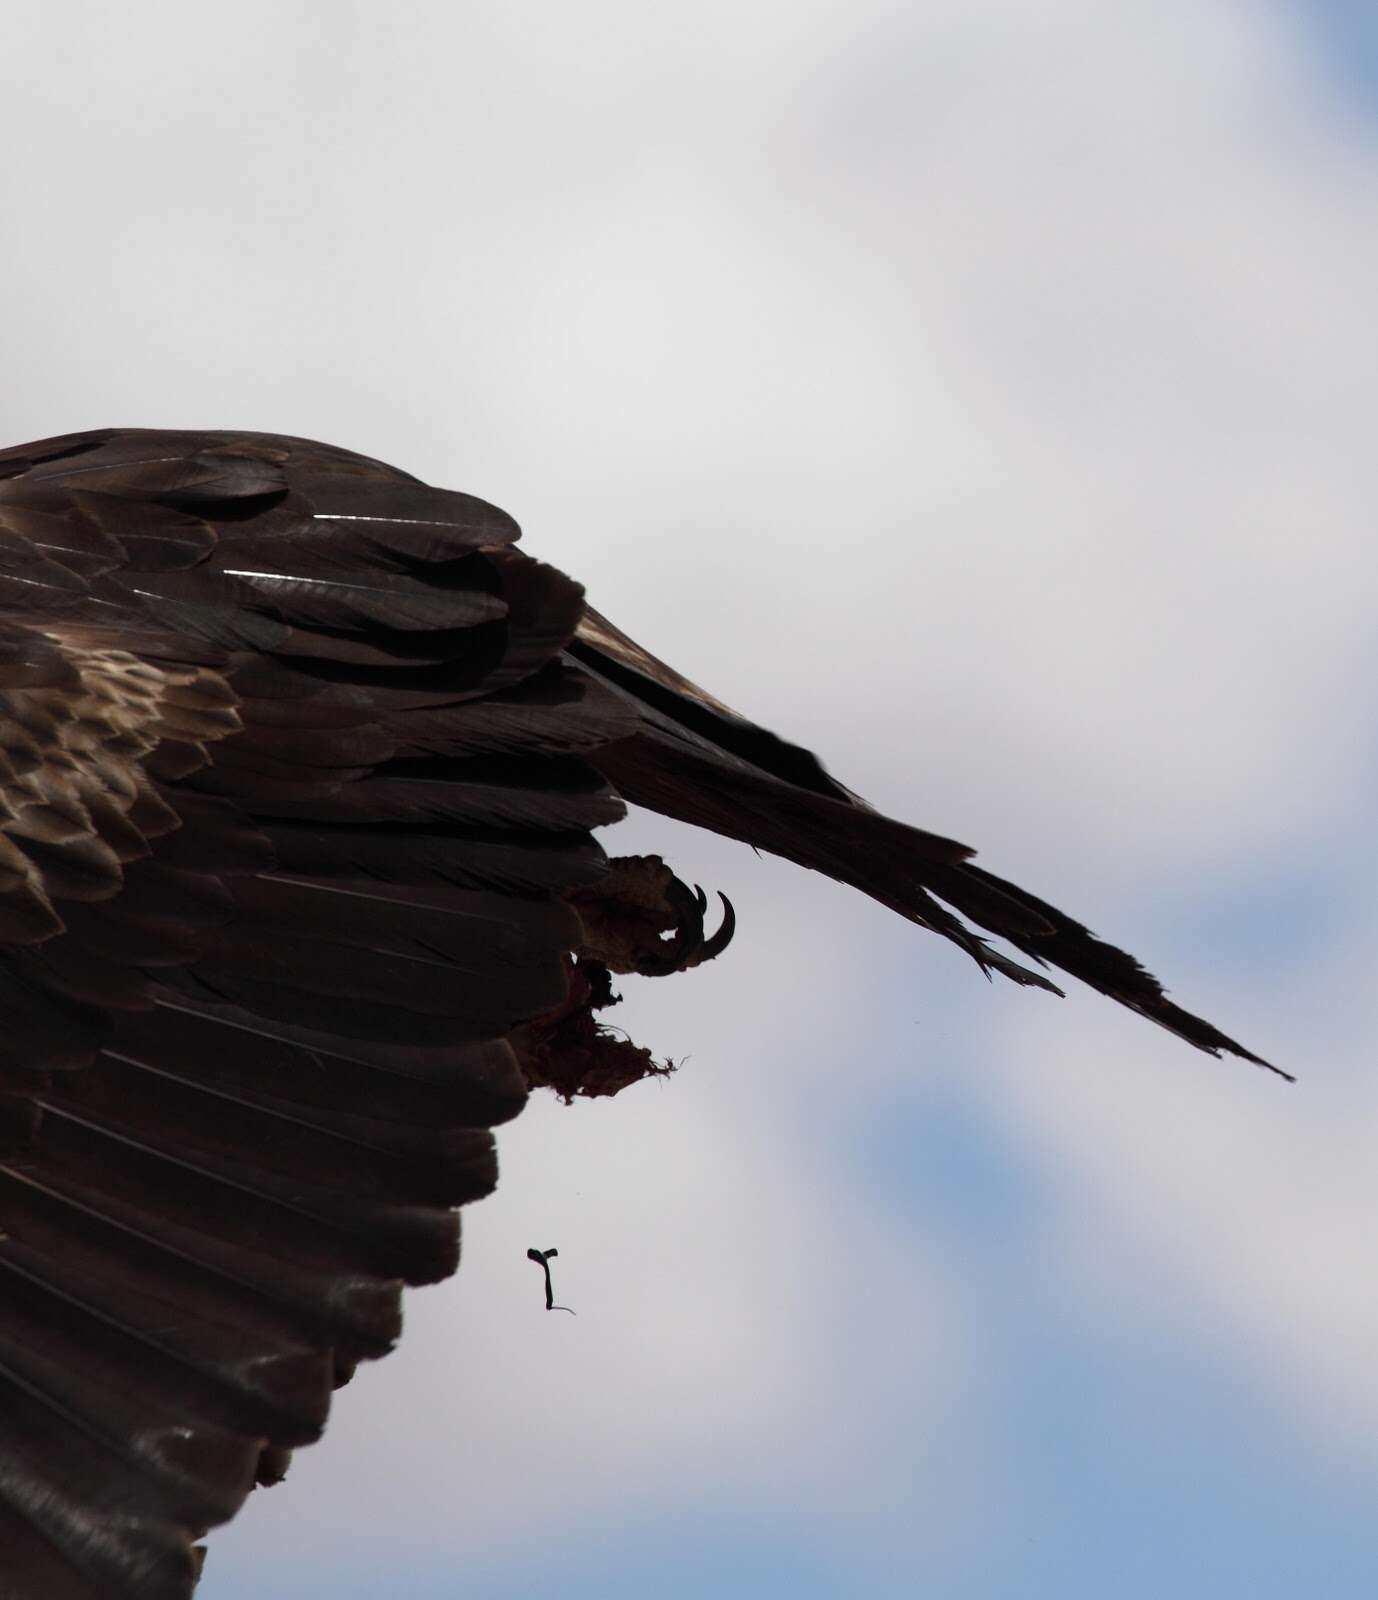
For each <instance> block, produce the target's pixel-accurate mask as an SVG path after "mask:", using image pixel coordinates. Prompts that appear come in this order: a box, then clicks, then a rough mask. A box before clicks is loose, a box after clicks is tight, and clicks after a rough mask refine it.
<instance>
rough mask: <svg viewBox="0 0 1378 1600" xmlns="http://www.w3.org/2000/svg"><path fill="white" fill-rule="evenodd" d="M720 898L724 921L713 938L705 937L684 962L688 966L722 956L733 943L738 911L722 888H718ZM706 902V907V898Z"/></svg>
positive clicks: (700, 891)
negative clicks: (734, 908)
mask: <svg viewBox="0 0 1378 1600" xmlns="http://www.w3.org/2000/svg"><path fill="white" fill-rule="evenodd" d="M695 887H697V885H696V886H695ZM699 893H700V894H702V893H703V891H702V890H701V889H700V890H699ZM718 899H719V900H721V901H722V922H721V923H720V924H719V926H718V931H717V932H716V933H715V934H714V935H713V937H712V938H711V939H705V940H704V941H703V943H702V944H700V945H699V947H698V949H697V950H695V951H694V953H693V954H692V955H691V956H690V957H689V959H688V960H687V961H686V962H685V963H684V965H685V966H686V967H697V966H699V965H700V964H701V963H702V962H704V961H711V960H712V959H713V958H714V956H720V955H721V954H722V953H723V951H724V950H726V949H727V947H728V945H730V944H731V943H732V935H733V934H734V933H736V931H737V913H736V912H735V911H734V910H733V908H732V902H731V901H730V900H729V899H728V898H727V896H726V895H725V894H724V893H723V892H722V890H721V889H719V890H718ZM704 904H705V907H706V905H707V901H706V900H705V902H704Z"/></svg>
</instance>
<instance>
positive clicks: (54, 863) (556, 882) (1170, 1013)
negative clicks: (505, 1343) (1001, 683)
mask: <svg viewBox="0 0 1378 1600" xmlns="http://www.w3.org/2000/svg"><path fill="white" fill-rule="evenodd" d="M516 538H517V528H516V525H515V524H514V523H513V522H512V521H511V519H510V518H509V517H507V516H506V515H505V514H504V513H503V512H501V511H499V510H497V509H496V508H495V507H493V506H491V505H488V504H486V503H485V502H483V501H481V500H476V499H473V498H471V497H470V496H467V495H462V494H455V493H451V492H448V491H445V490H439V489H432V488H430V487H428V486H427V485H425V484H422V483H419V482H417V481H416V480H415V479H413V478H411V477H409V476H408V475H407V474H405V473H403V472H399V471H398V470H396V469H395V468H392V467H388V466H386V465H384V464H383V463H381V462H378V461H374V460H371V459H369V458H367V457H363V456H359V455H355V454H352V453H351V452H349V451H345V450H339V449H335V448H332V447H330V446H327V445H322V444H316V443H312V442H310V441H307V440H303V439H294V438H285V437H280V436H276V435H269V434H255V433H237V432H204V433H197V432H185V433H173V432H162V431H156V430H145V429H127V430H119V429H111V430H103V431H100V432H94V433H85V434H73V435H69V436H66V437H63V438H59V439H49V440H44V441H42V442H40V443H37V444H31V445H23V446H19V447H17V448H15V449H12V450H7V451H0V1024H3V1025H2V1026H0V1594H3V1595H5V1596H6V1597H10V1600H185V1597H186V1596H188V1595H189V1594H190V1592H191V1590H192V1588H193V1587H194V1585H195V1582H196V1574H197V1571H198V1554H197V1551H196V1549H195V1542H196V1540H198V1539H199V1538H200V1537H201V1536H202V1535H203V1534H204V1533H205V1532H206V1531H207V1529H209V1528H211V1527H212V1526H214V1525H215V1524H216V1523H219V1522H223V1521H225V1520H226V1519H227V1518H229V1517H231V1516H233V1515H234V1513H235V1511H236V1510H237V1508H238V1507H239V1505H240V1504H241V1502H242V1501H243V1499H244V1497H245V1495H246V1494H247V1493H248V1492H249V1490H250V1489H251V1488H252V1486H253V1485H254V1484H255V1482H259V1483H266V1482H272V1481H274V1480H275V1479H276V1478H278V1477H280V1476H281V1475H282V1472H283V1470H284V1467H285V1462H286V1458H287V1454H288V1452H290V1451H291V1450H292V1449H293V1448H295V1447H296V1446H298V1445H302V1444H306V1443H309V1442H310V1441H311V1440H313V1439H315V1438H316V1437H317V1436H318V1435H319V1433H320V1431H321V1428H322V1426H323V1424H324V1422H325V1417H326V1411H327V1407H328V1404H329V1400H330V1395H331V1391H332V1389H334V1388H335V1387H337V1386H338V1385H339V1384H341V1383H343V1382H344V1381H345V1380H346V1379H347V1378H348V1377H349V1376H350V1374H351V1373H352V1371H353V1370H354V1367H355V1366H356V1364H357V1363H358V1362H359V1361H360V1360H363V1359H366V1358H370V1357H374V1356H379V1355H382V1354H384V1353H386V1351H387V1350H388V1349H389V1348H390V1347H391V1345H392V1344H393V1342H394V1341H395V1339H396V1338H397V1335H398V1333H399V1330H400V1291H401V1287H402V1285H404V1284H418V1283H429V1282H433V1281H435V1280H436V1279H439V1278H443V1277H445V1276H446V1275H447V1274H448V1273H450V1272H452V1271H453V1270H454V1269H455V1266H456V1264H457V1261H458V1247H459V1223H458V1213H457V1211H456V1208H457V1207H458V1206H460V1205H463V1204H465V1203H466V1202H468V1201H470V1200H475V1199H478V1198H480V1197H481V1196H482V1195H484V1194H486V1193H487V1192H488V1191H489V1190H490V1189H491V1188H492V1186H493V1183H494V1181H495V1177H496V1167H495V1163H494V1155H493V1140H492V1137H491V1134H490V1132H489V1131H488V1130H489V1129H491V1128H492V1127H494V1126H495V1125H497V1124H500V1123H502V1122H504V1121H506V1120H507V1119H509V1118H510V1117H513V1116H515V1115H516V1114H517V1112H518V1111H519V1110H520V1109H521V1106H522V1103H523V1101H524V1099H525V1096H526V1093H527V1090H528V1088H529V1087H531V1086H535V1085H549V1086H551V1087H553V1088H555V1089H556V1090H557V1091H558V1092H560V1093H562V1094H564V1095H566V1096H573V1095H576V1094H580V1095H596V1094H609V1093H615V1092H617V1091H618V1090H619V1089H621V1088H623V1087H625V1086H626V1085H627V1084H629V1083H632V1082H635V1081H636V1080H637V1079H639V1078H641V1077H644V1076H646V1075H647V1074H648V1073H651V1072H655V1071H657V1070H660V1069H659V1068H658V1067H657V1065H656V1063H655V1061H654V1058H653V1057H652V1056H651V1055H650V1053H649V1051H646V1050H644V1049H641V1048H639V1047H637V1046H635V1045H633V1044H631V1043H630V1042H628V1041H626V1040H624V1039H621V1038H620V1037H618V1036H616V1035H614V1034H612V1033H611V1032H610V1031H609V1030H606V1029H605V1028H603V1027H602V1025H601V1024H600V1023H599V1021H598V1018H597V1012H598V1010H599V1009H600V1008H601V1006H603V1005H604V1004H606V1003H607V1002H608V1001H609V999H610V998H611V981H610V979H611V974H612V973H626V972H641V973H645V974H648V975H655V974H659V973H664V972H669V971H678V970H683V969H684V968H686V967H691V966H693V965H695V964H696V963H698V962H700V961H702V960H706V959H711V958H712V957H713V956H715V955H716V954H718V953H719V952H720V951H721V949H722V948H723V947H724V945H725V944H726V943H727V941H728V940H729V939H730V938H731V935H732V929H733V917H732V911H731V906H730V903H728V902H726V901H724V910H723V913H722V921H721V923H720V926H719V928H718V930H717V931H716V932H715V933H711V934H710V933H709V932H708V931H707V929H706V927H705V913H706V897H705V896H704V895H703V894H702V891H697V890H695V891H691V890H690V889H689V888H688V887H687V886H685V885H684V884H682V883H680V882H679V880H678V879H676V878H675V876H674V875H673V873H672V872H671V871H670V869H669V868H668V867H666V866H665V865H664V864H663V863H662V862H661V861H660V860H659V859H658V858H657V857H639V858H623V859H621V860H613V861H611V862H609V860H608V858H607V857H606V856H605V854H604V852H603V850H602V849H601V847H600V846H599V844H598V843H597V842H596V841H595V839H594V836H593V832H592V830H593V829H595V828H598V827H600V826H602V825H603V824H606V823H610V822H615V821H616V820H617V819H618V817H620V816H621V814H622V811H623V802H624V801H632V802H635V803H637V804H639V805H643V806H646V807H649V808H650V809H652V810H654V811H658V812H660V813H662V814H664V815H666V816H672V817H677V818H681V819H683V820H684V821H687V822H692V823H697V824H699V825H701V826H703V827H706V828H711V829H713V830H715V831H717V832H719V833H723V834H728V835H730V836H731V837H733V838H736V839H742V840H745V841H747V842H748V843H750V844H753V845H755V846H758V847H760V848H762V849H766V850H770V851H773V852H775V853H776V854H779V855H782V856H786V857H788V858H789V859H790V860H793V861H796V862H799V863H800V864H801V865H803V866H806V867H811V868H814V869H816V870H818V871H822V872H826V873H828V874H830V875H831V876H833V877H835V878H838V879H841V880H842V881H844V882H846V883H850V884H853V885H855V886H856V887H857V888H859V889H862V890H863V891H865V893H867V894H869V895H871V896H873V897H874V898H875V899H877V900H879V901H880V902H881V903H882V904H884V905H887V906H889V907H891V908H892V909H894V910H896V911H898V912H899V913H900V914H901V915H902V916H904V917H906V918H908V919H909V920H910V921H912V922H915V923H918V924H919V925H920V926H921V927H925V928H928V929H930V930H932V931H933V932H935V933H939V934H941V935H943V936H944V937H945V938H947V939H950V940H952V941H953V942H955V943H956V944H958V945H960V946H961V948H962V949H964V950H965V951H966V952H967V953H968V954H969V955H970V956H971V957H972V958H973V959H974V960H975V961H976V962H978V963H979V964H980V965H981V966H982V967H983V968H984V969H985V970H986V971H987V972H991V973H998V974H1001V975H1003V976H1005V977H1008V978H1011V979H1013V980H1014V981H1016V982H1018V983H1023V984H1033V985H1037V986H1040V987H1043V988H1049V989H1051V988H1053V987H1054V985H1053V984H1052V983H1051V981H1050V980H1049V978H1048V977H1047V976H1046V969H1047V968H1048V967H1049V966H1051V967H1057V968H1061V969H1062V970H1063V971H1065V972H1069V973H1071V974H1073V975H1074V976H1076V977H1078V978H1081V979H1083V980H1084V981H1085V982H1087V983H1089V984H1091V985H1092V986H1093V987H1095V988H1097V989H1099V990H1101V992H1102V993H1104V994H1107V995H1109V996H1110V997H1111V998H1112V999H1115V1000H1118V1001H1119V1002H1120V1003H1121V1004H1123V1005H1126V1006H1129V1007H1130V1008H1131V1009H1133V1010H1135V1011H1138V1012H1140V1013H1141V1014H1142V1015H1144V1016H1146V1017H1148V1018H1150V1019H1151V1020H1152V1021H1154V1022H1157V1023H1160V1024H1161V1025H1162V1026H1163V1027H1165V1028H1167V1029H1169V1030H1170V1031H1171V1032H1173V1033H1176V1034H1178V1035H1179V1036H1180V1037H1181V1038H1183V1039H1185V1040H1187V1041H1188V1042H1189V1043H1191V1044H1193V1045H1196V1046H1198V1047H1199V1048H1201V1049H1203V1050H1206V1051H1209V1052H1210V1053H1212V1054H1219V1053H1221V1052H1222V1051H1223V1052H1229V1053H1232V1054H1234V1055H1238V1056H1242V1057H1244V1058H1245V1059H1246V1060H1248V1061H1252V1062H1255V1063H1257V1064H1258V1065H1260V1066H1267V1065H1268V1064H1267V1063H1266V1062H1263V1061H1262V1060H1260V1058H1259V1057H1258V1056H1256V1055H1254V1054H1252V1052H1250V1051H1248V1050H1246V1049H1244V1047H1243V1046H1241V1045H1239V1044H1237V1043H1235V1042H1234V1041H1233V1040H1232V1039H1229V1038H1227V1037H1226V1036H1225V1035H1224V1034H1223V1033H1221V1032H1219V1031H1218V1030H1217V1029H1215V1028H1214V1027H1212V1026H1211V1025H1210V1024H1209V1023H1207V1022H1205V1021H1203V1020H1202V1019H1201V1018H1199V1017H1195V1016H1193V1015H1191V1014H1190V1013H1189V1012H1186V1011H1183V1010H1182V1009H1181V1008H1180V1007H1178V1006H1176V1005H1174V1004H1172V1003H1171V1002H1170V1001H1169V1000H1168V999H1167V998H1166V997H1165V996H1164V994H1163V991H1162V988H1161V986H1160V985H1159V984H1158V983H1157V981H1156V980H1155V979H1154V978H1152V977H1151V976H1150V975H1149V974H1148V973H1147V972H1145V971H1144V969H1143V968H1142V967H1141V966H1140V965H1139V964H1138V962H1137V961H1135V960H1134V959H1133V958H1132V957H1131V956H1128V955H1126V954H1125V953H1124V952H1123V951H1121V950H1117V949H1115V948H1114V947H1113V946H1111V945H1107V944H1104V943H1102V942H1101V941H1099V940H1097V939H1096V938H1094V937H1093V936H1092V935H1091V934H1090V933H1089V932H1088V931H1087V930H1086V929H1085V928H1084V927H1082V926H1081V925H1080V924H1079V923H1077V922H1075V921H1074V920H1073V919H1072V918H1070V917H1068V916H1066V915H1064V914H1063V913H1062V912H1061V911H1058V910H1057V909H1055V908H1054V907H1053V906H1051V905H1049V904H1047V903H1046V902H1045V901H1043V900H1040V899H1037V898H1036V897H1034V896H1033V895H1030V894H1028V893H1026V892H1025V891H1024V890H1022V889H1019V888H1017V887H1016V886H1015V885H1014V884H1012V883H1009V882H1006V881H1005V880H1003V879H1001V878H997V877H995V876H994V875H993V874H991V873H988V872H986V871H984V870H983V869H981V868H978V867H975V866H973V865H972V863H971V860H970V857H971V852H970V851H969V850H968V849H967V848H966V847H964V846H963V845H960V844H957V843H955V842H954V841H952V840H950V839H944V838H940V837H938V836H936V835H933V834H929V833H925V832H922V831H921V830H919V829H916V828H911V827H908V826H906V825H904V824H902V823H898V822H894V821H892V820H890V819H889V818H887V817H883V816H881V815H879V814H878V813H877V812H875V811H872V810H871V809H870V808H869V807H868V806H867V805H866V804H865V803H864V802H863V801H862V800H860V799H859V798H858V797H857V796H856V795H854V794H852V793H851V792H850V791H848V790H847V789H845V788H843V787H842V786H841V785H840V784H838V783H836V782H834V781H833V779H831V778H830V777H829V776H828V775H827V773H826V772H825V771H824V770H823V768H822V767H821V765H820V764H819V763H818V762H817V760H815V758H814V757H813V756H811V755H809V754H808V753H807V752H806V751H803V750H801V749H799V748H797V747H796V746H793V745H790V744H787V743H785V742H784V741H783V740H781V739H778V738H776V737H775V736H774V735H772V734H770V733H767V732H766V731H765V730H764V729H761V728H758V727H756V726H755V725H753V724H752V723H750V722H748V721H747V720H745V719H744V718H742V717H740V716H738V715H737V714H736V713H734V712H733V711H731V710H730V709H729V708H728V707H727V706H725V705H723V704H722V703H721V702H719V701H718V700H716V699H714V698H713V697H712V696H711V695H710V694H708V693H706V692H705V691H703V690H701V689H699V688H697V687H696V686H695V685H694V684H692V683H690V682H689V681H688V680H687V679H685V678H683V677H682V676H680V675H679V674H678V673H677V672H675V671H674V670H673V669H671V668H670V667H668V666H666V665H665V664H664V663H663V662H661V661H659V660H657V659H656V658H655V657H654V656H653V655H651V654H650V653H649V652H647V651H646V650H644V649H642V648H641V647H640V646H639V645H637V644H635V643H634V642H633V641H632V640H630V639H628V638H627V637H626V635H624V634H623V633H621V632H620V631H619V630H618V629H617V628H616V627H615V626H613V624H611V623H610V622H608V621H607V620H606V619H604V618H603V617H601V616H599V615H598V613H596V612H595V611H593V610H592V609H591V608H590V607H589V606H587V605H586V604H585V602H584V598H583V592H582V590H581V589H580V587H579V586H578V584H576V583H574V582H573V581H571V580H570V579H569V578H567V577H565V576H564V575H563V574H562V573H561V572H559V571H557V570H556V569H554V568H553V567H549V566H545V565H543V564H541V563H540V562H537V561H534V560H532V559H530V558H528V557H526V556H525V555H523V554H521V553H519V552H518V551H517V550H515V549H514V541H515V540H516ZM963 919H966V920H963ZM969 924H974V925H975V928H979V929H981V930H984V933H986V934H990V935H995V936H998V937H999V938H1001V939H1002V940H1004V941H1005V943H1006V944H1007V945H1009V946H1012V947H1013V948H1014V950H1016V951H1017V952H1019V954H1020V955H1021V956H1022V957H1024V958H1026V959H1027V960H1029V961H1032V962H1033V963H1034V965H1033V966H1029V965H1026V964H1025V963H1024V962H1023V961H1020V960H1016V959H1015V958H1014V957H1012V956H1010V955H1009V954H1007V953H1005V952H1003V951H1001V950H1000V949H998V948H996V947H995V946H993V945H992V944H990V943H988V942H987V940H986V939H985V938H984V937H983V936H982V934H980V933H978V932H976V931H975V929H974V928H973V927H972V926H970V925H969ZM1270 1070H1277V1069H1275V1068H1274V1069H1270Z"/></svg>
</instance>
